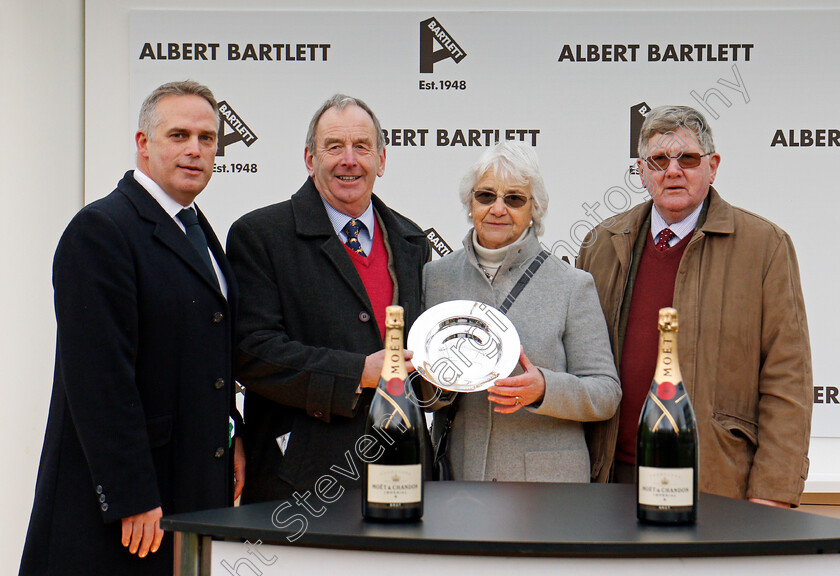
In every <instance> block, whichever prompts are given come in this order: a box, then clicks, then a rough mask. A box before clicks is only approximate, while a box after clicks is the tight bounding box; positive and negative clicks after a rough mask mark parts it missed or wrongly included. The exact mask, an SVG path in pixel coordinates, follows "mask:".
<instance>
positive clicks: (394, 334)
mask: <svg viewBox="0 0 840 576" xmlns="http://www.w3.org/2000/svg"><path fill="white" fill-rule="evenodd" d="M403 326H404V323H403V309H402V307H401V306H388V307H387V308H386V309H385V362H384V364H383V365H382V374H381V375H380V377H379V385H378V386H377V388H376V395H375V396H374V398H373V401H372V402H371V404H370V412H369V413H368V417H367V423H366V424H365V435H366V437H369V438H368V440H369V441H370V438H373V439H374V440H375V441H376V443H377V444H378V445H379V447H378V448H372V447H370V446H369V449H368V450H367V452H368V453H369V454H372V455H373V457H372V458H371V461H370V462H368V463H365V464H364V465H363V466H362V515H363V516H364V517H365V519H367V520H377V521H380V522H412V521H417V520H420V518H421V517H422V516H423V492H424V491H423V478H424V477H425V470H424V469H423V467H424V465H425V463H424V451H425V449H426V445H425V443H426V434H425V428H424V427H425V426H426V420H425V418H424V417H423V413H422V412H421V411H420V407H419V406H418V404H417V402H416V397H415V396H414V394H413V392H412V390H411V389H410V384H409V383H407V382H406V379H407V376H408V373H407V372H406V368H405V358H404V356H403Z"/></svg>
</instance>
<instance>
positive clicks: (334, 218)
mask: <svg viewBox="0 0 840 576" xmlns="http://www.w3.org/2000/svg"><path fill="white" fill-rule="evenodd" d="M321 202H323V203H324V208H326V209H327V216H328V217H329V219H330V222H331V223H332V226H333V230H335V233H336V234H338V237H339V238H340V239H341V242H342V243H344V242H347V234H345V233H344V227H345V226H346V225H347V222H348V221H349V220H350V219H351V218H353V217H352V216H349V215H347V214H345V213H343V212H340V211H338V210H336V209H335V208H333V207H332V205H330V203H329V202H327V201H326V200H324V197H323V196H321ZM356 220H358V221H359V222H361V223H362V224H364V225H365V226H364V228H363V229H362V230H361V231H360V232H359V243H360V244H361V245H362V248H363V249H364V251H365V253H366V254H370V251H371V248H372V247H373V231H374V227H375V222H376V216H375V215H374V212H373V202H371V203H369V204H368V207H367V210H365V211H364V212H363V213H362V215H361V216H359V217H358V218H356Z"/></svg>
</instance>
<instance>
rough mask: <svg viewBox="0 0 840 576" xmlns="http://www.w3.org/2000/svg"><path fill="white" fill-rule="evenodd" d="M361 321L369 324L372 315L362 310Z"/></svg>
mask: <svg viewBox="0 0 840 576" xmlns="http://www.w3.org/2000/svg"><path fill="white" fill-rule="evenodd" d="M359 320H361V321H362V322H367V321H368V320H370V314H368V313H367V312H365V311H364V310H362V311H361V312H359Z"/></svg>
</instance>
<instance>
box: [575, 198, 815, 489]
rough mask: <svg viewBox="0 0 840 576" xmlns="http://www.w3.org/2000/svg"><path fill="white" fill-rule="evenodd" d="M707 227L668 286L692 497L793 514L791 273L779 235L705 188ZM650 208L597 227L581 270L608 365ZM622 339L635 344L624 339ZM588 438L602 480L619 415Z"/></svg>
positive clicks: (792, 262) (799, 308)
mask: <svg viewBox="0 0 840 576" xmlns="http://www.w3.org/2000/svg"><path fill="white" fill-rule="evenodd" d="M706 202H707V203H708V207H707V214H706V219H705V222H700V223H698V228H697V229H696V230H695V231H694V235H693V236H692V238H691V240H690V241H689V244H688V246H687V247H686V249H685V253H684V254H683V257H682V260H681V262H680V266H679V270H678V272H677V280H676V284H675V286H674V302H673V304H674V307H675V308H676V309H677V311H678V313H679V322H680V328H679V334H678V350H679V359H680V368H681V370H682V375H683V379H684V382H685V386H686V389H687V390H688V393H689V396H690V398H691V401H692V403H693V404H694V410H695V413H696V416H697V424H698V431H699V437H700V478H699V487H700V490H701V491H703V492H711V493H715V494H720V495H723V496H729V497H734V498H753V497H755V498H766V499H770V500H779V501H782V502H789V503H792V504H798V503H799V498H800V495H801V494H802V490H803V488H804V483H805V478H806V476H807V473H808V456H807V454H808V443H809V439H810V426H811V407H812V401H813V398H812V394H813V392H812V373H811V352H810V342H809V337H808V323H807V320H806V317H805V303H804V300H803V297H802V289H801V287H800V281H799V266H798V263H797V260H796V254H795V252H794V249H793V243H792V242H791V240H790V237H788V235H787V234H786V233H785V232H784V231H783V230H781V229H780V228H779V227H778V226H776V225H775V224H773V223H772V222H769V221H768V220H765V219H764V218H761V217H759V216H756V215H755V214H751V213H750V212H747V211H746V210H742V209H740V208H736V207H734V206H731V205H730V204H728V203H726V202H725V201H724V200H723V199H722V198H721V197H720V196H719V195H718V193H717V191H716V190H715V189H714V188H710V190H709V195H708V198H707V200H706ZM651 205H652V202H650V201H648V202H647V203H645V204H642V205H640V206H637V207H635V208H633V209H631V210H630V211H628V212H626V213H624V214H622V215H620V216H618V217H616V218H615V221H614V223H613V225H612V226H610V227H607V226H605V225H603V224H602V225H600V226H598V227H597V228H595V229H594V230H593V231H592V232H591V233H590V235H589V237H588V238H587V239H586V240H585V241H584V244H583V245H584V246H585V248H583V249H582V250H581V253H580V257H579V258H578V261H577V265H578V267H580V268H582V269H584V270H587V271H589V272H591V273H592V275H593V277H594V278H595V284H596V286H597V287H598V294H599V297H600V300H601V307H602V309H603V311H604V315H605V316H606V319H607V324H608V325H609V329H610V338H611V340H612V346H613V354H614V355H615V358H616V359H620V358H621V349H622V342H619V341H618V319H619V315H620V313H621V308H622V305H623V302H624V299H625V298H629V297H630V296H629V295H625V294H624V292H625V284H626V283H627V282H628V275H629V271H630V269H631V264H632V263H631V257H632V253H633V246H634V244H635V243H636V239H637V237H638V234H639V230H640V229H641V228H643V225H644V224H645V222H646V221H648V220H649V218H650V211H651ZM626 337H628V338H629V337H632V335H630V334H628V335H626ZM600 428H601V429H600V430H598V431H596V432H595V433H594V434H593V436H592V444H593V448H594V453H597V458H598V462H597V463H596V464H597V465H598V467H599V468H600V470H599V473H600V474H601V475H605V474H607V473H608V471H609V469H610V467H611V465H612V459H613V454H614V450H615V440H616V432H617V428H618V415H616V416H615V417H614V418H613V419H612V420H611V421H610V422H609V423H607V424H606V425H603V426H601V427H600Z"/></svg>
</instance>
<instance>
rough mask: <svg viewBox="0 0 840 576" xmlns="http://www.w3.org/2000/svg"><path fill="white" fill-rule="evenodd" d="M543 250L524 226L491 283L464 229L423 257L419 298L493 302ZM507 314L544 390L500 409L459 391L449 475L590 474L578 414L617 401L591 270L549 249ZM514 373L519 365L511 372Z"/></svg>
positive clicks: (579, 477)
mask: <svg viewBox="0 0 840 576" xmlns="http://www.w3.org/2000/svg"><path fill="white" fill-rule="evenodd" d="M540 249H541V246H540V243H539V241H538V240H537V237H536V235H535V234H534V232H533V229H531V230H529V231H528V234H527V235H526V236H525V238H523V239H522V240H519V241H517V242H515V243H514V244H512V245H511V246H510V250H509V251H508V254H507V256H506V258H505V260H504V262H503V263H502V265H501V267H500V269H499V271H498V273H497V274H496V277H495V278H494V280H493V281H492V282H491V281H490V280H488V279H487V277H486V276H485V274H484V273H483V271H482V270H481V268H480V267H479V264H478V260H477V258H476V255H475V249H474V247H473V243H472V230H470V232H469V233H468V234H467V236H466V238H465V239H464V248H463V249H462V250H458V251H457V252H455V253H453V254H450V255H448V256H446V257H445V258H442V259H440V260H436V261H434V262H431V263H429V264H427V265H426V268H425V269H424V274H423V295H424V305H425V307H426V308H429V307H431V306H434V305H435V304H439V303H441V302H445V301H448V300H459V299H463V300H475V301H479V302H483V303H485V304H490V305H491V306H495V307H496V308H499V307H500V306H501V305H502V302H503V301H504V299H505V298H506V297H507V295H508V294H509V293H510V291H511V289H512V288H513V286H514V284H515V283H516V281H517V280H519V278H520V277H521V276H522V273H523V272H524V271H525V269H527V267H528V265H529V264H530V263H531V262H532V261H533V259H534V257H535V256H536V255H537V254H538V253H539V251H540ZM508 318H509V319H510V320H511V322H512V323H513V325H514V326H515V327H516V330H517V332H518V333H519V337H520V340H521V344H522V346H523V347H524V350H525V354H526V355H527V356H528V358H529V360H531V362H532V363H533V364H534V365H535V366H537V367H538V368H539V369H540V371H541V372H542V373H543V375H544V376H545V381H546V390H545V397H544V399H543V401H542V403H541V404H540V405H539V406H537V407H532V406H531V407H527V408H525V409H520V410H518V411H517V412H515V413H513V414H498V413H496V412H493V407H494V406H495V404H492V403H490V402H489V401H488V400H487V393H486V392H475V393H470V394H462V395H461V396H462V398H461V399H460V401H459V402H460V404H459V406H458V412H457V414H456V416H455V420H454V425H453V428H452V432H451V441H450V447H449V457H450V461H451V463H452V470H453V475H454V478H455V479H456V480H499V481H537V482H588V481H589V470H590V466H589V454H588V452H587V446H586V441H585V438H584V431H583V426H582V424H581V422H584V421H593V420H604V419H607V418H609V417H610V416H612V415H613V414H614V413H615V410H616V408H617V407H618V405H619V402H620V400H621V389H620V386H619V383H618V378H617V376H616V372H615V366H614V364H613V358H612V354H611V353H610V348H609V337H608V336H607V330H606V324H605V323H604V319H603V315H602V314H601V312H600V309H599V307H598V297H597V294H596V292H595V287H594V285H593V282H592V277H591V276H590V275H589V274H585V273H581V271H579V270H576V269H574V268H573V267H571V266H570V265H568V264H566V263H565V262H562V261H561V260H559V259H557V258H555V257H550V258H548V259H547V260H546V261H545V262H544V263H543V265H542V266H541V267H540V269H539V270H538V271H537V273H536V274H535V275H534V277H533V278H532V279H531V281H530V282H529V283H528V285H527V286H526V287H525V289H524V290H523V291H522V293H521V294H520V295H519V297H518V298H517V300H516V302H514V304H513V306H511V308H510V310H509V311H508ZM521 373H522V368H521V367H519V366H517V368H516V370H515V371H514V373H513V375H517V374H521ZM443 404H445V403H444V402H440V403H438V404H437V405H436V406H433V409H434V408H439V407H441V406H442V405H443ZM436 416H438V417H439V414H438V415H436Z"/></svg>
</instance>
